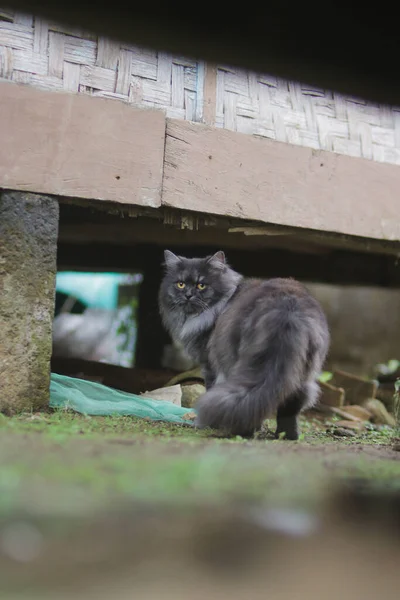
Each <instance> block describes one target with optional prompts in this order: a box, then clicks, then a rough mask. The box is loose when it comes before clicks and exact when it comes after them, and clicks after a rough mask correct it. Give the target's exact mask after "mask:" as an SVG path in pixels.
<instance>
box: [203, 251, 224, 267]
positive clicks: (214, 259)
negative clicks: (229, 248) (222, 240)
mask: <svg viewBox="0 0 400 600" xmlns="http://www.w3.org/2000/svg"><path fill="white" fill-rule="evenodd" d="M207 262H209V263H213V265H215V266H216V267H219V268H220V269H221V268H222V267H224V266H225V254H224V253H223V252H222V250H218V252H216V253H215V254H213V256H211V257H210V258H209V259H208V261H207Z"/></svg>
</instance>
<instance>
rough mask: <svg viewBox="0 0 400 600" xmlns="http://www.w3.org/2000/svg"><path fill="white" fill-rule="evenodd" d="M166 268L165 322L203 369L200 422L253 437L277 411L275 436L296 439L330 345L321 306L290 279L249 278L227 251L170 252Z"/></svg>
mask: <svg viewBox="0 0 400 600" xmlns="http://www.w3.org/2000/svg"><path fill="white" fill-rule="evenodd" d="M165 263H166V274H165V277H164V279H163V281H162V283H161V287H160V294H159V305H160V312H161V316H162V319H163V322H164V325H165V326H166V328H167V330H168V331H169V333H170V334H171V336H172V338H173V339H175V340H177V341H179V342H180V343H181V344H182V345H183V346H184V348H185V349H186V351H187V352H188V354H189V355H190V356H191V357H192V358H193V359H194V360H197V361H198V362H199V363H200V364H201V365H202V367H203V371H204V375H205V380H206V387H207V391H206V393H205V394H204V395H203V396H202V397H201V398H200V399H199V401H198V403H197V405H196V409H197V411H198V419H197V425H198V426H200V427H204V426H210V427H213V428H218V429H222V430H224V431H226V432H227V433H231V434H236V435H242V436H248V435H252V434H253V433H254V431H256V430H258V429H260V427H261V425H262V422H263V421H264V419H265V418H266V417H268V416H269V415H271V414H273V413H274V412H275V411H277V421H278V428H277V434H280V433H282V432H284V433H285V435H286V437H287V438H290V439H297V437H298V429H297V415H298V413H299V412H300V411H301V410H302V409H303V408H305V407H309V406H312V405H313V404H314V403H315V402H316V401H317V398H318V392H319V387H318V385H317V383H316V378H317V376H318V374H319V372H320V370H321V369H322V366H323V363H324V361H325V358H326V354H327V351H328V347H329V330H328V325H327V322H326V318H325V315H324V313H323V311H322V309H321V307H320V305H319V304H318V302H317V301H316V300H315V299H314V298H313V297H312V296H311V295H310V294H309V292H308V291H307V289H306V288H305V287H304V286H303V285H302V284H300V283H299V282H297V281H295V280H293V279H270V280H266V281H263V280H258V279H244V278H243V277H242V276H241V275H239V274H238V273H236V272H235V271H233V270H232V269H231V268H230V267H229V266H228V265H227V264H226V262H225V257H224V254H223V253H222V252H218V253H216V254H215V255H214V256H213V257H206V258H205V259H198V258H195V259H188V258H183V257H177V256H175V255H174V254H172V253H171V252H169V251H166V252H165ZM178 282H183V283H185V288H184V290H179V289H177V283H178ZM198 282H201V283H203V284H204V285H206V288H205V289H204V290H203V291H199V289H198V288H197V283H198ZM180 285H181V284H180ZM181 292H182V293H181ZM190 294H192V295H191V297H190V299H188V298H186V295H190Z"/></svg>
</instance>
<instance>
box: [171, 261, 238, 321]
mask: <svg viewBox="0 0 400 600" xmlns="http://www.w3.org/2000/svg"><path fill="white" fill-rule="evenodd" d="M164 256H165V266H166V273H165V276H164V279H163V281H162V284H161V289H160V294H161V296H162V301H163V303H164V305H165V306H167V307H168V308H169V309H170V310H174V309H180V310H183V311H184V312H185V314H187V315H193V314H200V313H201V312H203V311H204V310H207V309H208V308H211V307H212V306H213V305H214V304H216V303H217V302H218V301H219V300H221V298H223V297H224V295H225V294H226V293H227V291H228V289H227V282H226V275H227V271H228V270H229V268H228V267H227V266H226V265H225V256H224V253H223V252H217V253H216V254H214V256H212V257H206V258H185V257H183V256H176V255H175V254H173V253H172V252H170V251H169V250H166V251H165V253H164Z"/></svg>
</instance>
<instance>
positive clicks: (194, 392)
mask: <svg viewBox="0 0 400 600" xmlns="http://www.w3.org/2000/svg"><path fill="white" fill-rule="evenodd" d="M205 391H206V388H205V386H204V385H201V383H193V384H191V385H183V386H182V406H185V407H186V408H193V407H194V406H195V404H196V402H197V400H198V398H200V396H202V395H203V394H204V393H205Z"/></svg>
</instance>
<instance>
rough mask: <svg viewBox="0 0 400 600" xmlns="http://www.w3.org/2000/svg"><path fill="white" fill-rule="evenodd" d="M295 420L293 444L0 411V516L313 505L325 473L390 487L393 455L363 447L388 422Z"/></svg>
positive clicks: (376, 441) (394, 476) (382, 440)
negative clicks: (337, 431) (356, 429)
mask: <svg viewBox="0 0 400 600" xmlns="http://www.w3.org/2000/svg"><path fill="white" fill-rule="evenodd" d="M302 427H303V439H302V441H301V442H298V443H296V442H294V443H293V442H287V441H276V440H271V439H267V440H243V439H241V438H235V439H231V440H224V439H218V438H216V437H213V435H214V434H213V433H212V432H207V431H198V430H195V429H194V428H191V427H185V426H178V425H171V424H165V423H156V422H150V421H146V420H140V419H135V418H131V417H115V418H114V417H93V418H90V417H82V416H79V415H76V414H73V413H70V412H66V411H60V412H55V413H41V414H34V415H22V416H20V417H13V418H7V417H1V418H0V516H1V515H3V516H5V515H9V514H10V513H18V512H21V511H22V512H25V511H28V512H32V511H33V512H36V513H40V514H47V515H50V514H66V513H71V512H72V513H74V514H75V513H76V514H80V513H82V512H83V513H85V512H86V511H89V512H91V511H96V510H97V509H99V510H101V509H103V508H104V507H107V506H118V505H119V504H124V503H130V502H145V503H152V504H156V505H166V506H167V505H169V506H174V507H184V506H196V505H204V504H208V503H211V504H215V503H217V504H221V503H232V502H233V503H238V502H239V503H242V502H247V503H249V502H250V503H254V502H256V503H263V504H264V503H275V504H278V505H279V506H281V505H285V504H290V505H293V504H295V505H304V504H307V505H310V504H313V505H315V504H317V503H318V502H319V501H320V500H321V498H322V497H323V496H324V494H325V493H326V491H327V489H329V486H330V485H331V482H332V479H333V480H337V479H346V478H350V477H358V478H361V479H363V480H365V481H366V482H368V483H369V484H371V485H378V486H383V487H388V488H389V487H390V488H393V487H396V486H397V487H398V488H400V461H396V460H393V459H389V458H381V457H380V456H377V455H368V454H366V452H367V450H365V449H368V448H371V450H374V448H373V447H374V446H378V447H379V446H381V447H382V449H383V450H384V449H385V447H386V446H387V445H388V442H389V441H390V435H392V434H391V433H390V432H389V430H387V429H381V430H379V431H378V430H372V431H368V432H366V433H363V434H361V435H358V436H356V437H352V438H335V437H333V436H330V435H328V434H327V433H325V431H321V430H319V429H317V428H316V423H313V422H312V421H311V422H310V421H306V420H305V419H303V424H302ZM360 444H362V446H360ZM360 448H363V449H364V450H363V452H362V453H361V454H360V453H359V452H358V450H359V449H360ZM352 451H354V452H353V453H352Z"/></svg>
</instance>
